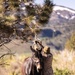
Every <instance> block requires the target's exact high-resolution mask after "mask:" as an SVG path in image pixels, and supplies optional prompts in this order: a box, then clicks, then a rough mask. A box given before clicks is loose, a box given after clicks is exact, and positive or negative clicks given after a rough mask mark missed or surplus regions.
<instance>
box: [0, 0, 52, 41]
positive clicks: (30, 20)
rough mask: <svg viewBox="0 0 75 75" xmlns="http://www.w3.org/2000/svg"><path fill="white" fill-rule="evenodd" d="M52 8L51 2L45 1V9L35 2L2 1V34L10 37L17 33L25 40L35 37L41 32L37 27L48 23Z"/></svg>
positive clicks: (0, 20) (0, 13) (0, 15)
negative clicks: (36, 33)
mask: <svg viewBox="0 0 75 75" xmlns="http://www.w3.org/2000/svg"><path fill="white" fill-rule="evenodd" d="M52 8H53V3H52V1H50V0H45V1H44V5H43V7H41V6H39V5H36V4H35V3H34V0H16V1H15V0H0V24H1V25H0V32H1V31H2V32H4V33H6V34H8V35H9V37H10V36H11V35H13V33H15V35H17V36H19V37H20V38H21V39H24V40H26V39H28V37H34V35H35V32H37V31H38V30H40V29H39V28H38V29H37V27H39V26H40V25H41V24H42V23H43V24H45V23H47V22H48V19H49V17H50V15H51V13H52ZM22 26H23V27H22ZM8 32H10V34H9V33H8Z"/></svg>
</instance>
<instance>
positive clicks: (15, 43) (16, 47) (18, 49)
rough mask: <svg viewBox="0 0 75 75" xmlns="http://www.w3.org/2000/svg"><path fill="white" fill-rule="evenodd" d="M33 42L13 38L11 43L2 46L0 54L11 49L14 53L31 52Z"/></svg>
mask: <svg viewBox="0 0 75 75" xmlns="http://www.w3.org/2000/svg"><path fill="white" fill-rule="evenodd" d="M30 45H32V43H31V42H29V43H28V42H23V41H22V40H16V39H15V40H12V41H11V42H10V43H7V44H4V45H3V46H1V47H0V55H2V54H4V53H7V52H8V51H10V50H11V52H12V53H18V54H22V53H30V52H31V51H30Z"/></svg>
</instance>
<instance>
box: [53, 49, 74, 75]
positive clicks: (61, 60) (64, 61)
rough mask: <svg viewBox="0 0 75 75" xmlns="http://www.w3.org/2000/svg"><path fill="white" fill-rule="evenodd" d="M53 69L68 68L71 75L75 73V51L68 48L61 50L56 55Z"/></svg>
mask: <svg viewBox="0 0 75 75" xmlns="http://www.w3.org/2000/svg"><path fill="white" fill-rule="evenodd" d="M53 69H54V71H55V69H58V70H66V69H67V70H68V71H69V72H71V73H72V74H71V75H75V52H69V51H68V50H64V51H60V52H59V53H58V54H55V55H54V60H53Z"/></svg>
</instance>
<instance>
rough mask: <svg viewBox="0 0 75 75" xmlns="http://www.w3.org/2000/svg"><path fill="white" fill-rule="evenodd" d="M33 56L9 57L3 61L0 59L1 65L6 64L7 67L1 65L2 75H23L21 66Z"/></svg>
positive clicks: (0, 74)
mask: <svg viewBox="0 0 75 75" xmlns="http://www.w3.org/2000/svg"><path fill="white" fill-rule="evenodd" d="M28 56H31V54H29V53H27V54H21V55H18V54H16V56H12V57H11V58H10V56H7V57H5V58H3V59H0V64H2V63H6V65H0V75H21V65H22V63H23V61H24V59H25V58H26V57H28Z"/></svg>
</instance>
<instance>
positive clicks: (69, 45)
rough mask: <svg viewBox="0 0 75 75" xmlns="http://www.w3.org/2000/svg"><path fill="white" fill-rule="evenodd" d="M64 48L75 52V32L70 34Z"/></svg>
mask: <svg viewBox="0 0 75 75" xmlns="http://www.w3.org/2000/svg"><path fill="white" fill-rule="evenodd" d="M65 48H66V49H68V50H75V32H74V33H73V34H72V36H71V37H70V39H69V40H68V41H67V42H66V45H65Z"/></svg>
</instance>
